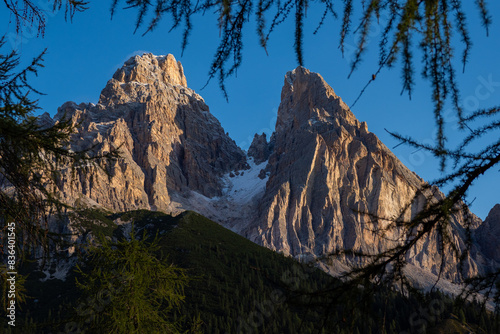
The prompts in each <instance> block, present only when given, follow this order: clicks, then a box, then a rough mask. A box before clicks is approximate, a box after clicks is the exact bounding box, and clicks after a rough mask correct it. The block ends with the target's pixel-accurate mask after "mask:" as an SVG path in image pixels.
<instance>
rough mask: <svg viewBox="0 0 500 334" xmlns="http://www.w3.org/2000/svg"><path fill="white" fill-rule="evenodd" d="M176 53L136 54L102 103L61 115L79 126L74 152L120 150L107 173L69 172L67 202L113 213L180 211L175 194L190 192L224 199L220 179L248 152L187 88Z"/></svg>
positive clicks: (242, 163) (66, 109)
mask: <svg viewBox="0 0 500 334" xmlns="http://www.w3.org/2000/svg"><path fill="white" fill-rule="evenodd" d="M186 85H187V82H186V78H185V76H184V71H183V68H182V65H181V63H180V62H177V61H176V60H175V58H174V57H173V56H172V55H168V56H158V57H157V56H153V55H152V54H145V55H143V56H135V57H133V58H130V59H129V60H128V61H127V62H126V63H125V64H124V66H123V67H122V68H120V69H118V70H117V71H116V73H115V74H114V75H113V78H112V79H111V80H109V81H108V83H107V85H106V87H105V88H104V89H103V91H102V93H101V96H100V98H99V102H98V103H97V105H93V104H80V105H76V104H75V103H72V102H67V103H65V104H64V105H63V106H62V107H60V108H59V110H58V113H57V115H56V117H55V119H56V120H57V119H60V118H63V117H70V118H71V119H72V120H73V122H75V124H77V123H78V124H79V126H78V133H76V134H74V135H73V136H72V147H73V148H74V149H75V150H79V149H85V148H89V147H92V146H95V147H94V148H93V151H94V152H96V153H105V152H109V151H110V150H111V149H118V150H119V152H120V155H121V157H120V158H119V159H118V161H116V163H114V165H113V166H112V168H111V169H110V170H109V177H108V175H107V174H106V173H105V172H104V171H102V170H100V169H98V168H94V167H83V168H81V169H80V170H79V172H78V175H77V179H76V180H74V181H73V182H72V181H70V176H69V175H65V177H64V178H63V179H62V180H61V183H60V184H61V190H62V191H63V193H64V194H65V197H66V198H67V199H68V201H69V202H72V203H74V202H75V201H77V200H78V201H80V202H84V203H87V204H97V205H99V206H102V207H104V208H106V209H109V210H113V211H124V210H132V209H139V208H144V209H153V210H163V211H167V212H175V211H178V210H179V209H178V204H177V203H176V202H174V201H173V200H172V196H180V197H182V196H183V195H184V194H186V192H187V191H188V190H193V191H197V192H199V193H200V194H203V195H205V196H207V197H213V196H220V195H221V194H222V188H223V186H224V185H223V183H222V181H221V176H222V175H223V174H224V173H226V172H228V171H230V170H238V169H241V168H246V166H247V164H246V157H245V154H244V152H243V151H242V150H241V149H240V148H238V147H237V146H236V144H235V142H234V141H233V140H231V139H230V138H229V137H228V136H227V135H226V134H225V132H224V129H223V128H222V126H221V125H220V123H219V121H218V120H217V119H216V118H215V117H214V116H212V114H211V113H210V111H209V108H208V106H207V105H206V104H205V102H204V101H203V99H202V98H201V97H200V96H199V95H198V94H196V93H195V92H194V91H193V90H191V89H190V88H188V87H187V86H186Z"/></svg>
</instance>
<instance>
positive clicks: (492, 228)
mask: <svg viewBox="0 0 500 334" xmlns="http://www.w3.org/2000/svg"><path fill="white" fill-rule="evenodd" d="M477 241H478V244H479V245H480V246H481V250H482V251H483V253H484V254H485V255H486V256H487V257H489V258H492V259H496V260H500V204H497V205H495V206H494V207H493V208H492V209H491V210H490V212H489V213H488V217H486V219H485V220H484V222H483V224H482V225H481V226H480V227H479V228H478V231H477Z"/></svg>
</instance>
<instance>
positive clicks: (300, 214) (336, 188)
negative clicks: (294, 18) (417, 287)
mask: <svg viewBox="0 0 500 334" xmlns="http://www.w3.org/2000/svg"><path fill="white" fill-rule="evenodd" d="M58 115H59V116H58V117H62V116H61V115H66V117H70V118H71V119H72V120H73V121H74V122H75V124H80V127H79V129H78V133H76V134H74V135H73V136H72V145H73V147H74V148H77V149H78V148H79V149H81V148H87V147H93V146H95V147H96V151H97V153H103V152H107V151H109V150H110V149H111V148H113V147H114V148H117V147H120V149H121V154H122V155H121V158H120V159H119V160H118V161H117V162H116V164H115V165H114V166H112V168H111V178H110V179H108V176H107V175H106V174H105V173H103V172H102V171H100V170H99V169H93V168H91V167H86V168H85V169H82V170H80V171H79V173H78V175H77V180H76V181H75V182H72V181H70V177H69V175H66V176H64V177H63V179H62V180H61V183H60V189H61V192H62V193H63V194H64V196H65V198H66V199H67V200H68V202H69V203H70V204H75V203H83V204H85V205H95V206H100V207H103V208H106V209H109V210H112V211H125V210H134V209H152V210H161V211H165V212H167V213H177V212H180V211H182V210H188V209H189V210H195V211H198V212H199V213H201V214H203V215H205V216H207V217H209V218H211V219H213V220H215V221H217V222H219V223H221V224H222V225H224V226H226V227H229V228H231V229H232V230H234V231H236V232H238V233H240V234H242V235H244V236H246V237H248V238H249V239H251V240H252V241H254V242H256V243H259V244H261V245H264V246H267V247H268V248H271V249H274V250H276V251H280V252H283V253H285V254H289V255H292V256H295V257H299V258H303V257H304V256H323V255H325V254H328V253H331V252H334V251H336V250H339V249H350V250H353V251H362V252H365V253H367V252H372V253H376V252H380V251H382V250H384V249H387V247H389V246H390V245H391V241H389V240H397V238H398V232H397V231H395V232H393V233H392V234H391V233H388V235H387V236H386V237H387V239H384V238H380V237H377V236H375V235H374V234H373V233H372V232H371V230H372V229H371V227H372V226H371V225H370V224H371V221H370V218H369V216H368V215H366V214H364V212H369V213H370V214H372V215H376V216H379V217H389V218H390V217H396V216H397V215H398V214H399V213H400V211H401V209H402V208H403V207H405V206H406V205H408V203H409V202H410V201H411V200H412V199H413V197H414V195H415V194H416V193H418V191H419V190H420V189H421V187H422V185H423V184H424V181H423V180H422V179H421V178H420V177H418V176H417V175H416V174H415V173H413V172H411V171H410V170H409V169H408V168H406V167H405V166H404V165H403V164H402V163H401V162H400V161H399V160H398V159H397V157H396V156H395V155H394V154H393V153H392V152H391V151H390V150H389V149H388V148H387V147H386V146H385V145H384V144H383V143H382V142H381V141H380V140H379V139H378V138H377V136H376V135H375V134H373V133H371V132H369V131H368V126H367V124H366V123H365V122H360V121H358V120H357V119H356V117H355V116H354V114H353V113H352V112H351V111H350V109H349V107H348V106H347V105H346V104H345V103H344V102H343V101H342V99H341V98H340V97H339V96H337V95H336V94H335V92H334V90H333V89H332V88H331V87H330V86H329V85H328V84H327V83H326V82H325V80H324V79H323V78H322V77H321V75H319V74H317V73H314V72H310V71H309V70H307V69H305V68H303V67H298V68H296V69H295V70H293V71H290V72H288V73H287V74H286V75H285V78H284V84H283V89H282V92H281V103H280V106H279V109H278V117H277V121H276V128H275V132H274V133H273V135H272V136H271V138H270V139H269V142H268V141H267V138H266V136H265V135H263V134H262V135H256V136H255V138H254V141H253V142H252V145H251V146H250V148H249V150H248V156H247V155H246V154H245V153H244V152H243V151H242V150H241V149H240V148H239V147H237V145H236V143H235V142H234V141H233V140H232V139H231V138H229V136H228V135H227V134H226V133H225V131H224V129H223V128H222V126H221V124H220V123H219V121H218V120H217V119H216V118H215V117H214V116H213V115H212V114H211V113H210V112H209V108H208V106H207V105H206V104H205V102H204V101H203V99H202V98H201V97H200V96H199V95H198V94H196V93H195V92H194V91H193V90H191V89H190V88H188V87H187V82H186V78H185V76H184V71H183V68H182V65H181V64H180V63H179V62H177V61H176V60H175V58H174V57H173V56H172V55H167V56H154V55H152V54H144V55H143V56H135V57H132V58H130V59H129V60H128V61H127V62H126V63H125V64H124V66H123V67H122V68H120V69H118V70H117V71H116V73H115V74H114V75H113V78H111V79H110V80H109V81H108V83H107V84H106V87H105V88H104V89H103V91H102V93H101V96H100V99H99V103H98V104H97V105H93V104H79V105H77V104H76V103H73V102H67V103H65V104H64V105H63V106H61V108H59V112H58ZM56 118H57V117H56ZM45 121H47V122H48V121H49V120H46V119H45V120H44V122H45ZM432 191H434V192H435V196H436V197H439V196H442V194H441V193H440V192H439V191H438V189H435V188H433V189H432ZM423 203H424V198H423V197H422V198H420V197H419V198H418V199H417V200H416V201H414V202H413V203H412V204H411V205H410V207H409V209H408V210H407V211H406V214H405V218H408V219H409V218H411V216H412V215H415V214H416V213H417V212H419V211H420V210H421V209H422V207H423ZM499 207H500V206H499ZM497 211H499V209H495V211H494V212H497ZM497 216H498V215H497V214H494V215H492V217H493V218H491V219H492V220H494V219H498V218H495V217H497ZM468 217H472V218H473V219H474V220H475V225H474V226H476V225H479V224H480V223H481V221H480V219H479V218H477V217H475V216H474V215H472V214H471V213H470V212H469V210H468V209H467V210H462V211H457V213H455V214H454V215H453V217H452V221H451V222H450V228H452V230H450V235H452V238H453V240H454V242H455V243H456V246H457V247H458V248H461V247H464V245H465V231H464V227H463V224H464V221H465V220H466V219H467V218H468ZM381 224H383V222H381ZM488 226H489V225H484V224H483V226H482V227H481V228H480V229H478V230H482V231H484V232H481V233H475V231H474V233H475V234H474V237H475V238H476V239H477V240H478V243H481V242H483V241H484V242H485V244H487V243H486V241H487V242H488V244H491V245H492V246H491V247H493V246H494V245H493V243H494V237H496V236H497V235H498V236H500V230H499V231H497V230H495V229H493V228H492V227H488ZM491 226H493V224H492V225H491ZM488 238H489V239H488ZM497 253H499V254H500V251H497V249H494V248H490V250H486V249H483V248H481V247H480V246H474V247H473V249H472V251H471V253H470V254H471V255H470V257H469V258H468V259H467V261H466V265H465V267H464V268H465V272H466V273H467V274H468V275H474V274H476V273H481V272H483V271H482V270H483V269H484V266H485V265H490V263H492V261H493V262H494V261H498V260H500V255H499V256H498V257H496V255H495V254H497ZM344 260H345V261H344V262H342V263H340V262H337V263H335V264H334V265H331V264H329V265H326V264H325V266H326V267H325V268H324V269H326V270H329V271H332V272H333V271H337V272H338V271H341V269H342V266H343V265H344V264H345V263H348V261H349V259H344ZM351 260H352V259H351ZM408 261H409V262H410V263H411V264H412V265H413V266H414V268H417V269H415V270H423V271H426V273H427V274H428V275H431V276H432V274H437V273H438V271H439V269H440V264H441V254H440V251H439V242H438V240H437V237H436V235H431V236H429V238H428V239H426V240H425V241H424V242H422V243H419V244H418V245H417V246H416V247H415V249H414V251H412V253H411V254H408ZM456 262H457V261H456V259H448V258H447V259H446V266H445V268H444V272H443V277H445V278H447V279H450V280H458V279H459V275H458V273H457V270H456ZM417 276H418V275H417ZM426 277H427V276H426ZM431 283H432V284H433V283H434V282H431Z"/></svg>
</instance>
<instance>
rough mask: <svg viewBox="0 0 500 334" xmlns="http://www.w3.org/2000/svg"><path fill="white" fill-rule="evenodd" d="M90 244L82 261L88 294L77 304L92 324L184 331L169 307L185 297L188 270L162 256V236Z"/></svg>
mask: <svg viewBox="0 0 500 334" xmlns="http://www.w3.org/2000/svg"><path fill="white" fill-rule="evenodd" d="M99 242H100V244H99V245H98V246H94V247H92V248H91V249H89V251H88V254H87V260H86V263H87V265H86V266H84V267H80V266H78V267H77V272H78V273H79V274H80V275H81V279H78V280H77V283H76V284H77V287H78V288H80V289H82V290H83V291H84V297H83V299H81V300H80V302H79V306H78V308H77V312H78V314H79V315H80V316H81V317H82V321H83V322H89V324H88V329H89V330H92V332H96V331H99V332H102V333H178V332H179V329H178V326H177V324H176V323H175V321H171V320H170V319H169V313H170V312H171V311H172V310H174V309H176V308H178V307H179V306H180V305H181V302H182V301H183V300H184V288H185V286H186V285H187V283H188V277H187V275H186V273H185V270H183V269H180V268H177V267H175V266H173V265H168V264H167V263H166V259H160V258H158V250H159V239H157V238H156V239H155V240H153V241H152V242H151V243H150V242H147V241H146V239H145V237H144V238H143V239H141V240H138V239H136V235H135V233H134V231H132V232H131V233H130V240H121V241H118V242H110V241H108V239H106V238H105V237H102V238H100V239H99Z"/></svg>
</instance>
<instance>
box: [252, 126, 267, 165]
mask: <svg viewBox="0 0 500 334" xmlns="http://www.w3.org/2000/svg"><path fill="white" fill-rule="evenodd" d="M270 153H271V147H270V144H269V143H268V142H267V139H266V134H265V133H262V134H261V135H258V134H255V136H254V137H253V141H252V144H251V145H250V147H249V148H248V156H249V157H252V158H254V161H255V162H256V163H257V164H260V163H262V162H264V161H266V160H267V159H269V154H270Z"/></svg>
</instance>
